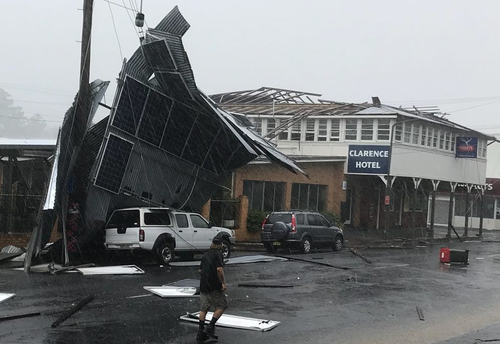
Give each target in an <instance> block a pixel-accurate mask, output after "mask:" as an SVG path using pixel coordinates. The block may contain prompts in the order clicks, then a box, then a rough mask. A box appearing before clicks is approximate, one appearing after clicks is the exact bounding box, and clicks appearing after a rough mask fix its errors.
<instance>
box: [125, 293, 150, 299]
mask: <svg viewBox="0 0 500 344" xmlns="http://www.w3.org/2000/svg"><path fill="white" fill-rule="evenodd" d="M152 295H153V294H145V295H136V296H129V297H127V299H138V298H140V297H148V296H152Z"/></svg>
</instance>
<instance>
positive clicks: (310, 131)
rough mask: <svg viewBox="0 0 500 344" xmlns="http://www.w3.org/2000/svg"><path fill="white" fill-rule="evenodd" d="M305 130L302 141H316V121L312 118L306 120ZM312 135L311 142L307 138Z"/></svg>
mask: <svg viewBox="0 0 500 344" xmlns="http://www.w3.org/2000/svg"><path fill="white" fill-rule="evenodd" d="M305 122H306V123H305V124H306V125H305V126H304V127H305V128H303V129H304V141H306V142H314V141H316V124H317V121H316V120H315V119H314V118H307V119H306V120H305ZM310 124H312V129H311V126H310ZM311 134H312V140H308V137H310V135H311Z"/></svg>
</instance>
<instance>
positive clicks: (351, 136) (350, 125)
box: [345, 118, 358, 141]
mask: <svg viewBox="0 0 500 344" xmlns="http://www.w3.org/2000/svg"><path fill="white" fill-rule="evenodd" d="M345 139H346V141H356V140H357V139H358V120H357V119H352V118H351V119H346V121H345Z"/></svg>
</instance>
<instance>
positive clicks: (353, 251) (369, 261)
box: [349, 248, 372, 264]
mask: <svg viewBox="0 0 500 344" xmlns="http://www.w3.org/2000/svg"><path fill="white" fill-rule="evenodd" d="M349 252H351V253H352V254H354V255H355V256H357V257H359V258H361V259H363V260H364V261H365V262H366V263H368V264H371V263H372V261H371V260H370V259H368V258H366V257H365V256H363V255H362V254H361V253H359V252H358V251H356V250H355V249H353V248H350V249H349Z"/></svg>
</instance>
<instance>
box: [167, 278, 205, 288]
mask: <svg viewBox="0 0 500 344" xmlns="http://www.w3.org/2000/svg"><path fill="white" fill-rule="evenodd" d="M163 286H164V287H165V286H171V287H192V288H198V287H199V286H200V280H198V279H191V278H186V279H183V280H180V281H176V282H172V283H169V284H164V285H163Z"/></svg>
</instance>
